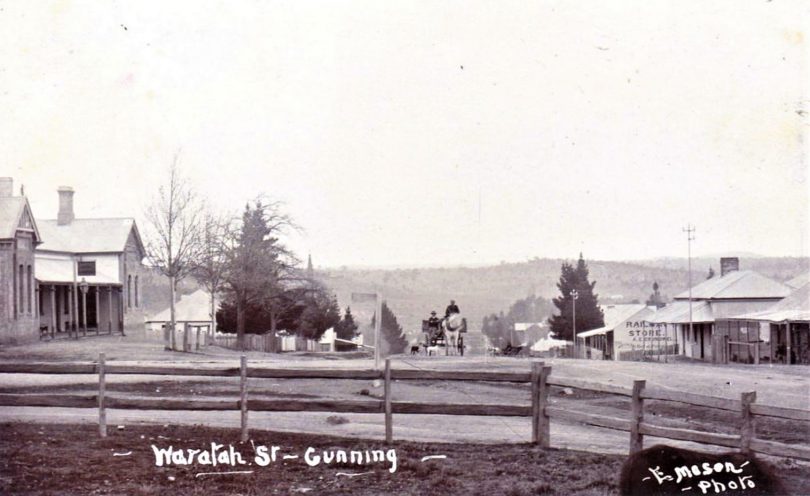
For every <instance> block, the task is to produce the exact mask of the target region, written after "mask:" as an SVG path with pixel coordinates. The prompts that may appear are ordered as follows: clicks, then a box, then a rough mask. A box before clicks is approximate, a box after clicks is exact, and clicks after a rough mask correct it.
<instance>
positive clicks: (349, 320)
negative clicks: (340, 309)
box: [335, 307, 360, 351]
mask: <svg viewBox="0 0 810 496" xmlns="http://www.w3.org/2000/svg"><path fill="white" fill-rule="evenodd" d="M358 328H359V326H358V325H357V323H356V322H355V321H354V316H353V315H352V309H351V307H346V312H345V313H344V314H343V318H342V319H341V320H340V322H338V323H337V325H335V335H336V336H337V337H338V338H340V339H346V340H348V341H351V340H352V339H354V338H356V337H357V336H359V335H360V332H359V331H358ZM356 348H357V346H356V345H352V344H348V343H341V342H337V343H335V349H336V350H337V351H349V350H354V349H356Z"/></svg>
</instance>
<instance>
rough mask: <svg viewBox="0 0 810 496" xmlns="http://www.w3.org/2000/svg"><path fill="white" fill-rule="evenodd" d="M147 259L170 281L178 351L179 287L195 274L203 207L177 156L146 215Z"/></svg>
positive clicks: (172, 327) (173, 339) (171, 325)
mask: <svg viewBox="0 0 810 496" xmlns="http://www.w3.org/2000/svg"><path fill="white" fill-rule="evenodd" d="M145 217H146V220H147V224H146V226H147V230H146V256H147V258H148V260H149V263H150V264H151V265H152V267H154V268H155V269H157V270H158V271H159V272H160V273H161V274H163V275H164V276H166V277H168V278H169V293H170V296H169V315H170V317H169V319H170V323H169V329H170V332H171V345H170V347H167V348H166V349H167V350H168V349H171V350H177V343H176V337H175V336H176V333H175V327H176V323H175V310H174V305H175V300H176V299H177V298H176V296H175V292H176V291H177V284H178V282H180V281H181V280H182V279H183V278H185V277H186V276H188V275H189V274H190V273H191V270H192V268H193V263H192V261H193V260H195V258H196V251H197V249H198V248H199V243H198V241H199V236H200V218H201V213H200V205H199V202H198V200H197V196H196V194H195V193H194V190H192V189H191V187H190V186H189V182H188V181H187V180H186V179H185V178H184V177H183V175H182V174H181V173H180V171H179V169H178V167H177V156H176V155H175V157H174V162H173V163H172V166H171V168H170V169H169V181H168V183H167V184H165V185H162V186H160V188H159V189H158V195H157V197H156V198H154V199H153V200H152V203H151V204H150V205H149V206H148V207H147V209H146V212H145Z"/></svg>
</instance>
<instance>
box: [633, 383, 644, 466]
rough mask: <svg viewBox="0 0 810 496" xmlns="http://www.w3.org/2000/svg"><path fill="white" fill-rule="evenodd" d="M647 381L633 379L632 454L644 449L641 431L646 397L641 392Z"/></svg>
mask: <svg viewBox="0 0 810 496" xmlns="http://www.w3.org/2000/svg"><path fill="white" fill-rule="evenodd" d="M646 385H647V381H633V398H632V400H631V401H632V404H631V407H632V418H631V419H630V454H631V455H632V454H633V453H636V452H638V451H641V450H642V449H644V435H643V434H641V433H640V432H639V429H640V425H641V423H642V422H643V421H644V399H643V398H642V397H641V394H642V393H643V392H644V387H645V386H646Z"/></svg>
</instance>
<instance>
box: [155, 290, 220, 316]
mask: <svg viewBox="0 0 810 496" xmlns="http://www.w3.org/2000/svg"><path fill="white" fill-rule="evenodd" d="M215 305H217V306H219V301H215ZM146 321H147V322H171V313H170V309H169V308H165V309H163V310H161V311H160V312H158V313H156V314H155V315H153V316H151V317H147V319H146ZM174 321H175V322H210V321H211V293H209V292H208V291H205V290H203V289H198V290H197V291H195V292H193V293H191V294H190V295H185V296H183V297H181V298H180V301H178V302H177V303H175V304H174Z"/></svg>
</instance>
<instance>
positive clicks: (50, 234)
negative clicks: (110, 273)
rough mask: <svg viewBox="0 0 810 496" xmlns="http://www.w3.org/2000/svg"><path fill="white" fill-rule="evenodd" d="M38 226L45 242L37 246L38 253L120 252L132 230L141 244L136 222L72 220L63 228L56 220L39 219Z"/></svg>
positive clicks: (121, 220) (128, 220)
mask: <svg viewBox="0 0 810 496" xmlns="http://www.w3.org/2000/svg"><path fill="white" fill-rule="evenodd" d="M39 225H40V228H41V232H42V233H43V234H42V235H43V241H44V242H43V243H42V244H41V245H40V246H39V247H38V249H40V250H49V251H59V252H68V253H110V252H112V253H116V252H122V251H124V247H125V246H126V244H127V240H128V239H129V234H130V232H132V230H133V229H135V236H136V238H138V243H141V241H140V237H139V234H138V230H137V227H135V219H129V218H118V219H74V220H73V221H71V223H70V224H66V225H62V226H60V225H58V224H57V223H56V220H40V221H39ZM141 248H143V246H141Z"/></svg>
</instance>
